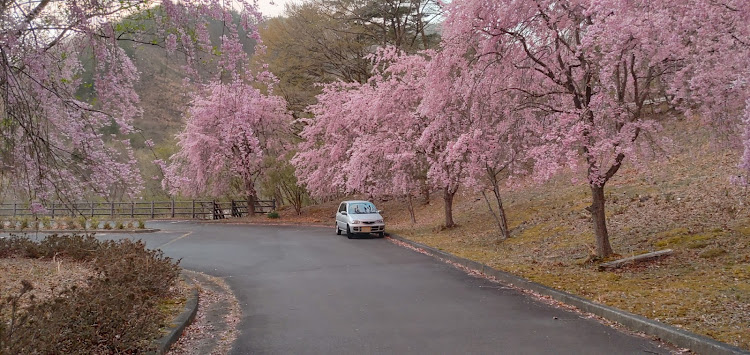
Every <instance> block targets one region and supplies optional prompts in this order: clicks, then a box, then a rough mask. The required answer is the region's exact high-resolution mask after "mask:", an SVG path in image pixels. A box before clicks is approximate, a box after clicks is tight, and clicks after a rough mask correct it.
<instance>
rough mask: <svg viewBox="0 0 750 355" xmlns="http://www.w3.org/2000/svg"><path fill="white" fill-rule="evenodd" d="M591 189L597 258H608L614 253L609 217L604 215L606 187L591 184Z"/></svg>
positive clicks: (592, 219)
mask: <svg viewBox="0 0 750 355" xmlns="http://www.w3.org/2000/svg"><path fill="white" fill-rule="evenodd" d="M590 187H591V221H592V222H593V223H594V235H595V236H596V256H598V257H600V258H606V257H608V256H610V255H612V254H614V252H613V251H612V246H611V245H610V244H609V233H608V232H607V216H606V215H605V213H604V202H605V200H604V185H603V184H602V185H601V186H600V185H596V184H590Z"/></svg>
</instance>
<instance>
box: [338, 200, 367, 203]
mask: <svg viewBox="0 0 750 355" xmlns="http://www.w3.org/2000/svg"><path fill="white" fill-rule="evenodd" d="M341 203H372V202H370V201H365V200H348V201H341Z"/></svg>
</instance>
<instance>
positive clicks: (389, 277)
mask: <svg viewBox="0 0 750 355" xmlns="http://www.w3.org/2000/svg"><path fill="white" fill-rule="evenodd" d="M148 227H154V228H160V229H162V231H161V232H157V233H150V234H133V235H130V236H128V237H130V238H135V239H138V238H140V239H143V240H144V241H146V243H147V246H148V247H150V248H161V249H162V250H164V251H165V253H166V254H167V255H168V256H171V257H175V258H182V262H181V265H182V266H183V267H184V268H186V269H191V270H197V271H201V272H205V273H208V274H211V275H215V276H220V277H225V278H226V280H227V282H228V283H229V285H230V286H231V287H232V289H233V290H234V292H235V293H236V295H237V298H238V299H239V302H240V304H241V305H242V307H243V318H242V321H241V323H240V325H239V328H240V329H239V330H240V335H239V337H238V340H237V342H236V344H235V346H234V350H233V353H235V354H637V353H650V354H651V353H668V352H669V351H668V350H667V349H665V348H663V347H659V346H660V344H659V343H657V342H653V341H650V340H648V339H644V338H641V337H636V336H632V335H628V334H625V333H622V332H620V331H617V330H615V329H613V328H611V327H608V326H605V325H602V324H600V323H599V322H597V321H595V320H591V319H584V318H581V317H580V316H579V315H578V314H576V313H572V312H568V311H565V310H561V309H557V308H555V307H552V306H549V305H547V304H544V303H541V302H538V301H536V300H534V299H532V298H530V297H528V296H526V295H523V294H521V293H519V292H517V291H515V290H512V289H508V288H505V287H503V286H502V285H499V284H495V283H492V282H489V281H486V280H483V279H479V278H475V277H472V276H469V275H467V274H466V273H464V272H463V271H460V270H458V269H455V268H453V267H452V266H450V265H447V264H444V263H440V262H437V261H436V260H435V259H433V258H431V257H428V256H425V255H422V254H419V253H416V252H414V251H411V250H408V249H405V248H402V247H399V246H397V245H395V244H393V243H390V242H389V241H388V240H386V239H377V238H373V239H354V240H348V239H347V238H346V237H345V236H337V235H335V234H334V229H333V227H331V228H320V227H295V226H243V225H216V224H199V223H193V222H177V223H175V222H149V223H148ZM102 237H103V238H122V237H123V235H118V234H109V235H103V236H102ZM555 317H556V318H555Z"/></svg>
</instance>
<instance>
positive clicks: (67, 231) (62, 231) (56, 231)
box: [8, 228, 161, 234]
mask: <svg viewBox="0 0 750 355" xmlns="http://www.w3.org/2000/svg"><path fill="white" fill-rule="evenodd" d="M160 230H161V229H158V228H145V229H134V230H127V229H89V230H86V229H40V230H26V231H8V232H19V233H20V234H29V233H48V234H70V233H106V234H110V233H133V234H139V233H154V232H158V231H160Z"/></svg>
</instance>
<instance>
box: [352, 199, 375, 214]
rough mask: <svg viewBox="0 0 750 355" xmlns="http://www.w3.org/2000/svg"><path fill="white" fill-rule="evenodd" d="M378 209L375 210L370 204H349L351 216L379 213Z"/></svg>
mask: <svg viewBox="0 0 750 355" xmlns="http://www.w3.org/2000/svg"><path fill="white" fill-rule="evenodd" d="M377 212H378V209H377V208H375V205H373V204H372V203H370V202H357V203H352V204H349V213H351V214H368V213H377Z"/></svg>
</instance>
